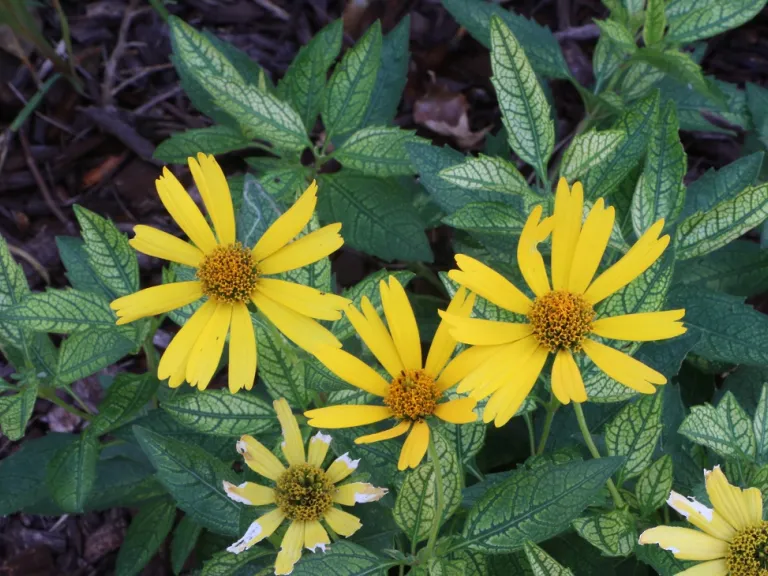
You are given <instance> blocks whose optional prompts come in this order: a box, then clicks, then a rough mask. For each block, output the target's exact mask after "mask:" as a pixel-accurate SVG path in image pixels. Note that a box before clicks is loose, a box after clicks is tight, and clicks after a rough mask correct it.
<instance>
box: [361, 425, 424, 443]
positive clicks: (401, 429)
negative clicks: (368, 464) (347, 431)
mask: <svg viewBox="0 0 768 576" xmlns="http://www.w3.org/2000/svg"><path fill="white" fill-rule="evenodd" d="M410 428H411V421H410V420H401V421H400V422H399V423H398V424H397V425H396V426H394V427H392V428H389V429H388V430H383V431H381V432H376V433H374V434H367V435H365V436H360V437H358V438H355V444H371V443H373V442H380V441H381V440H391V439H392V438H397V437H398V436H402V435H403V434H405V433H406V432H408V430H409V429H410Z"/></svg>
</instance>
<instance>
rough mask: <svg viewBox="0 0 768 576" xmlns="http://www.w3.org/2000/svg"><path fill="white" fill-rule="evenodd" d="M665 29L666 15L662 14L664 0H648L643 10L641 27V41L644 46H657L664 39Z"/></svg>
mask: <svg viewBox="0 0 768 576" xmlns="http://www.w3.org/2000/svg"><path fill="white" fill-rule="evenodd" d="M666 27H667V15H666V13H665V12H664V0H648V6H647V7H646V9H645V25H644V26H643V41H644V42H645V45H646V46H652V45H653V44H658V43H659V42H661V41H662V39H663V38H664V29H665V28H666Z"/></svg>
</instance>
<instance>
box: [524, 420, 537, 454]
mask: <svg viewBox="0 0 768 576" xmlns="http://www.w3.org/2000/svg"><path fill="white" fill-rule="evenodd" d="M523 420H525V426H526V428H528V444H529V445H530V448H531V456H535V455H536V438H535V436H534V434H533V422H531V415H530V414H528V413H525V414H523Z"/></svg>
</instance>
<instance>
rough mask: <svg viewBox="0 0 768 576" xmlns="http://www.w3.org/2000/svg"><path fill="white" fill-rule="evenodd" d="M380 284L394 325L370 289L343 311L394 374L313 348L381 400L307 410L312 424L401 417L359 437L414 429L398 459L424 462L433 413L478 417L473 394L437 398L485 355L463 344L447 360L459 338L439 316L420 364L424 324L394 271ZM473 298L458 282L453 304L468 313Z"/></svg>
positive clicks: (452, 418)
mask: <svg viewBox="0 0 768 576" xmlns="http://www.w3.org/2000/svg"><path fill="white" fill-rule="evenodd" d="M379 291H380V292H381V303H382V306H383V308H384V315H385V317H386V320H387V324H388V325H389V330H387V328H386V326H385V325H384V322H383V321H382V319H381V318H380V317H379V315H378V314H377V313H376V310H375V308H374V307H373V305H372V304H371V302H370V301H369V300H368V298H366V297H363V299H362V302H361V308H362V313H361V312H360V311H358V310H357V309H356V308H355V307H354V306H349V307H348V308H347V309H346V310H345V313H346V315H347V318H348V319H349V321H350V323H351V324H352V326H353V327H354V328H355V330H356V331H357V333H358V335H359V336H360V338H361V339H362V340H363V342H365V344H366V346H368V348H369V349H370V350H371V352H372V353H373V354H374V356H376V358H377V359H378V361H379V362H380V363H381V365H382V366H383V367H384V369H385V370H386V371H387V372H388V373H389V375H390V376H391V377H392V381H391V382H387V381H386V380H385V379H384V378H382V377H381V376H380V375H379V373H378V372H376V371H375V370H374V369H373V368H371V367H370V366H368V365H367V364H366V363H365V362H363V361H362V360H359V359H358V358H356V357H355V356H352V355H351V354H349V353H347V352H345V351H344V350H339V349H336V348H331V347H329V346H322V347H319V348H316V349H315V350H313V354H314V355H315V356H316V357H317V358H318V359H319V360H320V361H321V362H322V363H323V364H325V366H326V367H327V368H328V369H329V370H330V371H331V372H333V373H334V374H336V375H337V376H338V377H339V378H341V379H342V380H344V381H346V382H348V383H349V384H351V385H352V386H355V387H357V388H359V389H361V390H364V391H366V392H368V393H370V394H373V395H375V396H379V397H380V398H381V399H382V401H383V406H381V405H380V406H361V405H346V406H328V407H326V408H318V409H315V410H308V411H307V412H305V413H304V415H305V416H306V417H307V418H309V419H310V420H309V425H310V426H314V427H316V428H350V427H353V426H362V425H365V424H372V423H374V422H380V421H382V420H386V419H387V418H395V419H396V420H398V423H397V425H396V426H395V427H394V428H391V429H389V430H385V431H383V432H377V433H376V434H369V435H367V436H361V437H359V438H357V439H356V440H355V443H356V444H368V443H370V442H378V441H380V440H389V439H390V438H396V437H397V436H401V435H403V434H405V433H406V432H408V430H410V431H411V433H410V434H409V435H408V438H407V439H406V441H405V444H404V445H403V449H402V451H401V452H400V460H399V462H398V464H397V467H398V469H400V470H405V469H406V468H409V467H410V468H415V467H416V466H418V465H419V463H420V462H421V460H422V458H423V457H424V453H425V452H426V451H427V446H428V444H429V425H428V424H427V419H428V418H430V417H431V416H437V417H438V418H440V419H441V420H444V421H446V422H450V423H452V424H466V423H468V422H474V421H475V420H476V419H477V416H476V414H475V413H474V412H473V410H474V408H475V404H476V401H475V400H473V399H471V398H459V399H455V400H449V401H447V402H442V403H440V402H439V401H440V399H441V398H442V397H443V396H444V394H445V392H446V391H447V390H448V389H449V388H451V387H452V386H453V385H454V384H456V383H457V382H458V381H459V380H461V379H462V378H464V376H466V375H467V374H468V373H469V372H470V371H471V370H472V369H473V368H475V367H477V366H478V365H479V364H480V362H482V361H483V360H484V359H485V358H486V355H485V354H484V353H483V351H482V350H481V351H480V353H478V351H477V350H474V351H472V350H465V351H464V352H462V353H461V354H459V355H458V356H456V358H454V359H453V360H452V361H451V362H448V359H449V358H450V357H451V354H452V353H453V351H454V349H455V348H456V340H454V339H453V338H452V337H451V335H450V333H449V331H448V326H447V325H446V324H445V323H442V322H441V323H440V326H438V328H437V332H435V337H434V339H433V340H432V346H431V347H430V350H429V354H428V355H427V361H426V363H424V364H422V357H421V340H420V338H419V329H418V326H417V325H416V317H415V316H414V314H413V309H412V308H411V304H410V302H409V301H408V296H407V295H406V294H405V290H404V289H403V287H402V285H401V284H400V282H398V281H397V278H395V277H394V276H390V277H389V284H388V285H387V283H386V282H384V281H383V280H382V281H381V283H380V284H379ZM473 304H474V295H470V296H469V297H467V292H466V291H465V290H459V291H458V292H457V293H456V295H455V296H454V298H453V300H451V303H450V305H449V306H448V310H449V311H450V312H451V313H452V314H455V315H456V316H457V317H461V318H465V317H468V316H469V315H470V313H471V312H472V306H473ZM446 364H447V365H446Z"/></svg>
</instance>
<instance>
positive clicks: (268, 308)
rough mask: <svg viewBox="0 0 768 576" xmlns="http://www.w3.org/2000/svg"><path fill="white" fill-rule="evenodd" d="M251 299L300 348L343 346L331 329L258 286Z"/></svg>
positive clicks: (309, 349)
mask: <svg viewBox="0 0 768 576" xmlns="http://www.w3.org/2000/svg"><path fill="white" fill-rule="evenodd" d="M251 300H252V301H253V303H254V304H255V305H256V307H257V308H258V309H259V310H261V312H262V313H263V314H264V315H265V316H266V317H267V318H268V319H269V321H270V322H272V324H274V325H275V327H276V328H277V329H278V330H280V332H282V333H283V334H284V335H285V336H286V337H287V338H288V339H289V340H291V341H292V342H293V343H294V344H296V345H297V346H298V347H299V348H303V349H304V350H307V351H308V352H312V349H313V348H315V347H316V346H318V345H326V346H333V347H335V348H341V342H339V340H338V339H337V338H336V336H334V335H333V334H332V333H331V331H330V330H328V329H327V328H325V327H323V326H322V325H320V324H318V323H317V322H316V321H315V320H312V318H307V317H306V316H303V315H302V314H299V313H298V312H294V311H293V310H291V309H290V308H286V307H285V306H283V305H282V304H280V303H278V302H275V301H274V300H272V299H271V298H269V297H267V296H266V295H264V294H262V293H261V292H259V289H258V286H257V287H256V290H255V291H254V292H253V294H251Z"/></svg>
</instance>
